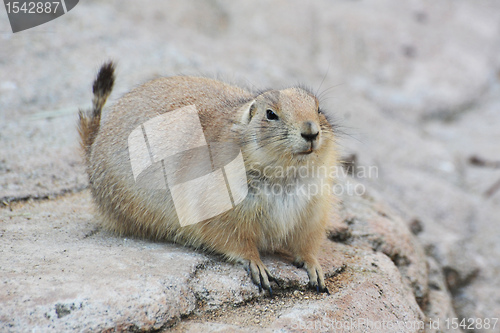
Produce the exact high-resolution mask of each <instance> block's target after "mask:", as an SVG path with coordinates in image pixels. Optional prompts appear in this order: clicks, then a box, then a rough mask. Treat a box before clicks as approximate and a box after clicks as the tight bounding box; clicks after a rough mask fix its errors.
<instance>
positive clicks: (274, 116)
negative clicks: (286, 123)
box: [266, 109, 280, 120]
mask: <svg viewBox="0 0 500 333" xmlns="http://www.w3.org/2000/svg"><path fill="white" fill-rule="evenodd" d="M266 117H267V120H278V119H280V118H279V117H278V115H277V114H276V112H274V111H273V110H271V109H267V110H266Z"/></svg>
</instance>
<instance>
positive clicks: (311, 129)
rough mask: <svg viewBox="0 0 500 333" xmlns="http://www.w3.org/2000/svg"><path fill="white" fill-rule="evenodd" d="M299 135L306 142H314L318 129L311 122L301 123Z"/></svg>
mask: <svg viewBox="0 0 500 333" xmlns="http://www.w3.org/2000/svg"><path fill="white" fill-rule="evenodd" d="M300 135H301V136H302V137H303V138H304V139H306V141H314V140H316V139H317V137H318V135H319V127H318V125H316V123H315V122H313V121H310V120H308V121H304V122H303V123H302V128H301V132H300Z"/></svg>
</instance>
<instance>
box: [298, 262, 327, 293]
mask: <svg viewBox="0 0 500 333" xmlns="http://www.w3.org/2000/svg"><path fill="white" fill-rule="evenodd" d="M303 267H304V268H305V269H306V271H307V275H308V276H309V286H310V287H311V288H313V289H315V290H316V291H317V292H322V293H327V294H328V295H330V291H329V290H328V288H327V287H326V285H325V278H324V275H323V270H322V269H321V266H320V265H319V263H318V262H317V261H316V260H314V261H312V262H304V263H303Z"/></svg>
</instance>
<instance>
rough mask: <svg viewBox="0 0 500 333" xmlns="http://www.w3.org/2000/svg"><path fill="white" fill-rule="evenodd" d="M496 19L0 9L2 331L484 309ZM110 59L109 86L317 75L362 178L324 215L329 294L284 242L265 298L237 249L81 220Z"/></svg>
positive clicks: (499, 16)
mask: <svg viewBox="0 0 500 333" xmlns="http://www.w3.org/2000/svg"><path fill="white" fill-rule="evenodd" d="M498 22H500V4H499V3H498V2H497V1H494V0H477V1H466V0H459V1H455V0H443V1H439V2H436V3H434V2H422V1H405V2H401V1H396V0H382V1H380V0H379V1H375V0H363V1H340V0H339V1H328V0H318V1H316V2H313V3H306V2H301V1H298V0H292V1H289V2H287V3H286V4H285V3H282V2H273V3H269V2H265V1H264V0H258V1H252V2H243V1H219V0H216V1H202V0H192V1H169V2H161V1H148V5H145V4H143V3H142V2H137V1H132V0H126V1H124V0H120V1H117V0H115V1H100V0H88V1H85V2H81V3H79V4H78V6H77V7H75V8H74V9H73V10H72V11H71V12H69V13H68V14H66V15H64V16H62V17H60V18H58V19H56V20H54V21H51V22H50V23H47V24H45V25H42V26H39V27H37V28H35V29H32V30H27V31H25V32H21V33H17V34H12V33H10V32H9V31H10V27H9V26H8V19H7V16H6V14H5V12H4V11H0V31H1V32H0V73H1V75H0V202H2V203H0V205H3V207H1V208H0V216H1V217H0V218H1V221H0V242H1V247H0V251H2V255H1V256H0V270H1V274H0V279H2V282H1V283H2V284H3V285H5V286H7V287H6V288H1V291H0V330H2V331H4V330H6V331H19V330H21V331H29V330H32V329H34V328H40V329H41V330H46V331H50V330H53V329H58V330H78V331H81V330H85V329H86V328H88V329H97V330H99V329H101V330H105V329H109V330H137V329H144V330H155V329H159V328H164V327H174V328H175V329H178V330H186V331H199V330H201V329H203V330H205V331H232V330H233V329H234V330H239V331H253V330H254V329H255V327H259V328H263V329H267V330H269V331H273V330H274V331H276V330H279V329H283V330H294V329H295V328H297V325H298V327H299V328H300V327H302V326H304V327H306V328H308V326H307V325H311V323H312V324H315V323H316V322H317V321H318V320H317V319H318V318H324V317H323V316H326V317H327V318H330V319H336V320H341V319H342V320H345V319H347V318H351V319H352V318H361V317H362V316H365V317H366V318H374V319H375V318H377V319H385V320H388V321H396V320H406V321H407V322H410V321H411V320H426V323H428V319H429V318H440V323H441V327H440V329H441V330H446V329H445V327H444V326H443V323H444V321H445V320H446V319H447V318H448V319H449V318H454V317H458V318H460V319H462V318H465V319H471V318H473V319H474V318H480V319H485V318H500V280H499V279H498V278H497V277H498V273H499V272H500V245H499V244H500V233H499V232H498V224H499V222H500V221H499V216H500V208H499V207H500V190H497V189H496V187H495V185H494V184H495V183H496V182H498V181H500V168H499V166H498V162H499V161H500V157H499V155H498V152H499V145H498V142H500V132H499V131H498V124H499V123H500V113H499V112H498V109H499V107H500V84H499V81H500V74H499V73H500V25H499V24H498ZM109 58H112V59H115V60H117V61H118V64H119V67H118V73H117V75H118V79H117V84H116V88H115V91H114V92H113V94H112V96H111V101H110V102H112V101H113V100H116V99H117V98H119V97H120V96H121V95H122V94H123V93H125V92H126V91H128V90H130V89H131V88H132V87H134V86H136V85H137V84H139V83H141V82H144V81H146V80H148V79H151V78H153V77H157V76H159V75H172V74H178V73H184V74H207V75H209V76H218V77H220V78H222V79H224V80H226V81H232V82H237V83H240V84H242V85H246V86H249V87H254V88H262V87H268V86H272V87H282V86H287V85H290V84H296V83H302V84H305V85H308V86H311V87H312V89H313V90H318V91H319V93H320V96H321V99H322V103H323V107H324V109H325V110H327V112H332V114H333V115H334V116H335V118H336V119H337V121H338V122H339V123H340V124H341V125H342V128H341V129H342V131H343V133H344V135H343V136H342V138H341V144H342V147H343V148H344V155H345V156H349V155H351V156H353V157H354V159H355V160H356V161H357V166H356V167H355V168H354V171H355V173H354V176H355V177H354V178H356V179H355V180H352V179H348V180H347V181H348V182H354V183H355V184H361V185H362V186H363V188H367V189H368V192H367V194H365V195H364V196H349V195H347V194H344V195H343V197H344V205H343V206H342V207H340V208H341V209H340V210H339V212H340V214H339V216H340V219H338V220H333V221H332V225H331V228H330V230H329V234H328V235H329V237H330V238H329V239H331V240H334V241H335V242H332V241H325V247H324V249H323V254H322V258H323V261H324V264H325V265H328V269H327V270H326V271H327V272H328V275H329V278H328V283H329V286H330V289H331V291H332V294H331V295H330V296H329V297H326V296H324V295H320V296H317V295H315V294H314V293H311V292H309V291H306V290H304V289H300V288H302V287H301V286H303V284H305V282H306V280H307V277H306V274H305V273H304V272H303V271H301V270H297V269H295V268H294V267H291V266H290V265H289V264H288V262H287V259H286V256H285V255H283V256H278V257H267V258H266V263H267V264H268V265H269V267H270V269H272V270H273V272H276V274H277V275H278V274H279V277H280V280H281V281H282V283H283V284H284V288H285V289H284V290H281V291H276V293H277V296H276V299H275V300H269V299H268V298H266V297H264V296H262V295H258V293H257V291H256V290H255V288H254V286H253V285H252V284H251V283H250V282H249V280H248V278H247V276H246V273H245V271H244V270H243V268H242V267H240V266H233V265H231V264H228V263H223V262H221V260H220V258H218V257H213V256H207V255H205V254H202V253H198V252H194V251H190V250H186V249H184V248H181V247H177V246H173V245H170V244H159V243H151V242H147V241H141V240H131V239H129V240H124V239H120V238H117V237H115V236H113V235H110V234H107V233H105V232H103V231H100V230H99V229H98V226H99V223H98V221H97V220H95V218H94V217H93V215H92V213H91V207H92V205H91V204H90V200H89V194H88V193H87V191H85V190H84V189H85V187H86V184H87V180H86V177H85V174H84V167H83V166H82V164H81V158H80V156H79V152H78V149H77V142H76V131H75V126H74V125H75V122H76V112H77V109H78V108H79V107H86V106H88V105H89V103H90V100H91V91H90V85H91V81H92V77H93V76H94V75H95V71H96V70H97V68H98V67H99V65H100V64H101V63H102V62H103V61H105V60H107V59H109ZM471 157H476V158H475V159H472V160H471ZM471 161H472V162H473V163H471ZM370 168H371V169H370ZM367 170H371V172H364V171H367ZM358 182H359V183H358ZM82 191H83V192H82ZM60 195H63V196H60ZM32 199H34V200H35V201H32ZM39 199H43V200H39ZM384 203H387V206H385V204H384ZM410 229H411V230H413V231H414V233H416V234H418V236H417V237H416V238H418V240H417V239H416V238H415V237H414V236H412V235H411V234H410V233H409V232H408V230H410ZM420 244H422V245H423V246H422V245H420ZM65 251H66V252H65ZM375 260H377V262H376V261H375ZM180 262H184V263H185V265H179V263H180ZM371 263H375V264H376V265H378V267H375V266H371ZM344 265H345V268H343V269H341V268H342V267H344ZM278 272H279V273H278ZM174 273H175V274H174ZM374 281H380V283H379V282H376V283H377V284H378V286H379V287H376V286H374V285H373V282H374ZM297 287H299V290H298V292H297V293H295V291H294V289H296V288H297ZM380 290H382V294H381V293H380V292H379V291H380ZM377 295H378V296H377ZM354 296H356V297H358V298H356V299H353V298H350V297H354ZM306 297H308V298H306ZM271 302H272V303H271ZM374 309H385V310H380V311H378V312H373V311H374ZM389 309H392V310H391V311H392V312H391V311H389ZM270 310H272V312H271V311H270ZM106 311H107V312H106ZM370 311H372V312H370ZM13 313H14V314H15V316H12V314H13ZM344 314H346V315H345V316H344ZM349 316H350V317H349ZM257 321H259V322H257ZM294 325H295V326H294ZM300 325H302V326H300ZM476 328H477V327H476ZM427 330H428V331H433V328H432V327H427ZM353 331H356V330H354V329H353ZM359 331H364V330H363V329H359ZM400 331H408V330H400ZM476 331H481V329H476ZM492 331H497V332H500V325H497V327H496V328H495V329H494V330H491V329H490V330H488V332H492Z"/></svg>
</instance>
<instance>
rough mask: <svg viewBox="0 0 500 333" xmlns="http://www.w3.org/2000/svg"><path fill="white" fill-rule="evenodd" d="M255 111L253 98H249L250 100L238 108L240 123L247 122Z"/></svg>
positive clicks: (255, 106)
mask: <svg viewBox="0 0 500 333" xmlns="http://www.w3.org/2000/svg"><path fill="white" fill-rule="evenodd" d="M256 111H257V105H256V104H255V100H251V101H250V102H248V103H246V104H244V105H243V106H242V107H241V108H240V112H241V118H240V121H241V123H242V124H245V125H246V124H248V123H249V122H250V121H251V120H252V118H253V116H254V115H255V112H256Z"/></svg>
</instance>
